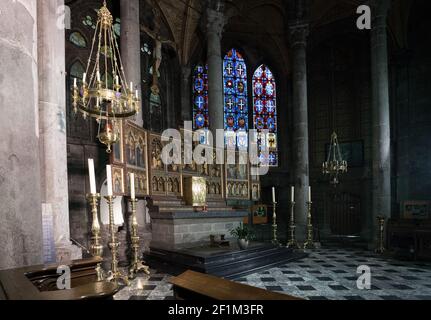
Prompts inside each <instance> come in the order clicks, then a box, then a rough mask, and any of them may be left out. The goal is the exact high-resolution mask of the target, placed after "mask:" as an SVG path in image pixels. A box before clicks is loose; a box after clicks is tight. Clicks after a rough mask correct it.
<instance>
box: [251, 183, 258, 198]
mask: <svg viewBox="0 0 431 320" xmlns="http://www.w3.org/2000/svg"><path fill="white" fill-rule="evenodd" d="M251 200H253V201H259V200H260V184H259V183H253V184H252V186H251Z"/></svg>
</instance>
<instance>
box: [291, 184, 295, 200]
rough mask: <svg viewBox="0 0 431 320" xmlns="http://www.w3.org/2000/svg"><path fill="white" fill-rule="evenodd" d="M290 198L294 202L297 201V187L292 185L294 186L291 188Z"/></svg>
mask: <svg viewBox="0 0 431 320" xmlns="http://www.w3.org/2000/svg"><path fill="white" fill-rule="evenodd" d="M290 199H291V200H292V202H295V187H294V186H292V188H291V189H290Z"/></svg>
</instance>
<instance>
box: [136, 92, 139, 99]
mask: <svg viewBox="0 0 431 320" xmlns="http://www.w3.org/2000/svg"><path fill="white" fill-rule="evenodd" d="M138 99H139V92H138V90H136V100H138Z"/></svg>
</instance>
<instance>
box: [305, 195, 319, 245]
mask: <svg viewBox="0 0 431 320" xmlns="http://www.w3.org/2000/svg"><path fill="white" fill-rule="evenodd" d="M312 204H313V203H312V202H311V201H309V202H307V208H308V215H307V240H306V241H305V243H304V250H307V249H310V250H311V249H315V248H316V246H315V244H314V240H313V224H312V221H311V218H312V217H311V205H312Z"/></svg>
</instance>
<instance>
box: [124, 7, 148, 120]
mask: <svg viewBox="0 0 431 320" xmlns="http://www.w3.org/2000/svg"><path fill="white" fill-rule="evenodd" d="M120 10H121V58H122V60H123V66H124V72H125V74H126V78H127V81H128V82H129V83H130V82H133V85H134V87H135V88H134V89H135V90H138V92H139V96H140V98H141V101H142V91H141V87H142V81H141V30H140V27H139V0H120ZM141 106H142V108H143V107H144V106H145V104H143V103H141ZM142 108H141V112H140V113H139V114H138V115H137V116H136V119H135V120H134V122H135V123H136V124H137V125H139V126H141V127H142V126H143V124H144V120H143V116H142V115H143V113H144V112H146V110H142Z"/></svg>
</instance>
